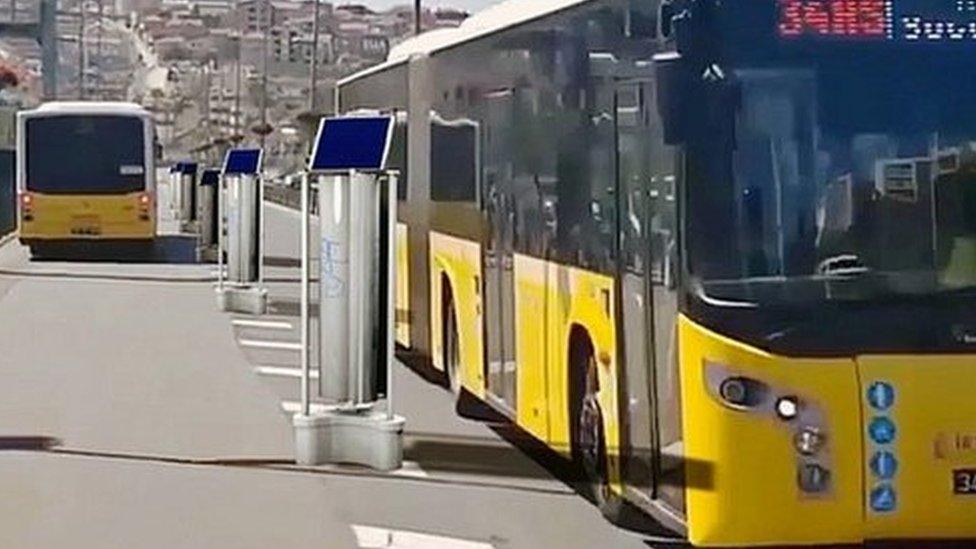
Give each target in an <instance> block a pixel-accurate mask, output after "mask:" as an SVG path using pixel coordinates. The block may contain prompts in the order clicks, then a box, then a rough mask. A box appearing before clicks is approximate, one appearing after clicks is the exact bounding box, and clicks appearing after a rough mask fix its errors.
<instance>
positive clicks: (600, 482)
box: [569, 336, 613, 511]
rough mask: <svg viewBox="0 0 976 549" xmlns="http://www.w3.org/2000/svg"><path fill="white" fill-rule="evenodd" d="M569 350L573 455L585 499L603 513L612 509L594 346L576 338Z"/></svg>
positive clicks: (585, 340)
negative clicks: (588, 499) (590, 501)
mask: <svg viewBox="0 0 976 549" xmlns="http://www.w3.org/2000/svg"><path fill="white" fill-rule="evenodd" d="M575 339H576V340H575V341H574V342H573V344H572V346H571V349H570V372H571V373H570V376H571V379H570V391H571V394H570V410H569V412H570V414H569V418H570V421H571V423H570V446H571V448H570V451H571V458H572V464H573V469H574V470H575V471H576V472H577V474H578V477H579V485H580V488H581V491H582V492H583V495H585V496H587V497H588V498H590V499H591V500H592V501H593V502H594V503H595V504H596V505H597V506H598V507H599V508H600V509H601V511H606V510H608V509H609V508H610V507H611V504H612V500H613V496H612V493H611V491H610V480H609V474H608V471H609V468H608V458H607V441H606V432H605V428H604V422H603V410H602V408H601V406H600V401H599V399H598V396H597V395H598V392H599V383H598V377H597V370H596V368H597V365H596V357H595V353H594V351H593V346H592V344H591V343H590V342H589V339H588V338H585V336H582V337H577V338H575Z"/></svg>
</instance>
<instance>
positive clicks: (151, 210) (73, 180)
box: [17, 102, 156, 254]
mask: <svg viewBox="0 0 976 549" xmlns="http://www.w3.org/2000/svg"><path fill="white" fill-rule="evenodd" d="M17 123H18V125H17V127H18V132H17V189H18V192H19V201H18V203H19V220H20V241H21V242H22V243H23V244H25V245H28V246H30V248H31V252H32V254H42V253H43V252H44V251H46V250H49V249H53V248H56V247H58V246H60V245H65V244H70V243H78V242H89V243H91V242H103V241H104V242H108V243H112V244H115V245H118V244H124V243H127V244H133V245H135V246H136V247H145V248H148V247H149V246H151V245H152V242H153V239H154V238H155V236H156V208H155V189H156V182H155V174H156V170H155V167H154V162H155V150H154V143H155V134H154V124H153V120H152V115H151V114H150V113H149V112H148V111H146V110H145V109H143V108H142V107H140V106H138V105H135V104H131V103H109V102H52V103H46V104H43V105H41V106H40V107H38V108H37V109H34V110H30V111H23V112H20V113H18V116H17Z"/></svg>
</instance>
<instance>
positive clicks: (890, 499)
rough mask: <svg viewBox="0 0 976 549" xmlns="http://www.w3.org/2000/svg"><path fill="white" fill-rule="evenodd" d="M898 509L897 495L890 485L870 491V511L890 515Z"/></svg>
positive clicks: (883, 485)
mask: <svg viewBox="0 0 976 549" xmlns="http://www.w3.org/2000/svg"><path fill="white" fill-rule="evenodd" d="M896 507H898V495H897V494H896V493H895V489H894V488H892V487H891V485H890V484H882V485H880V486H878V487H877V488H875V489H874V490H871V510H872V511H875V512H877V513H890V512H892V511H894V510H895V508H896Z"/></svg>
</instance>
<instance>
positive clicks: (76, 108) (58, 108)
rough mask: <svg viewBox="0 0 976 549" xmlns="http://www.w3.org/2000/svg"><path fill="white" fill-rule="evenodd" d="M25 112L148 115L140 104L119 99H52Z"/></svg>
mask: <svg viewBox="0 0 976 549" xmlns="http://www.w3.org/2000/svg"><path fill="white" fill-rule="evenodd" d="M26 113H27V114H31V115H59V114H78V115H83V114H121V115H131V116H141V117H147V116H149V111H147V110H146V109H144V108H142V107H141V106H139V105H137V104H135V103H125V102H121V101H52V102H49V103H44V104H43V105H41V106H39V107H37V108H36V109H34V110H31V111H26Z"/></svg>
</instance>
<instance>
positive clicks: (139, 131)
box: [25, 116, 146, 194]
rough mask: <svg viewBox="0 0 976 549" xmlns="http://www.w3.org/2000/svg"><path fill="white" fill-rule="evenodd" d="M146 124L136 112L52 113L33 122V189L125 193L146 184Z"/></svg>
mask: <svg viewBox="0 0 976 549" xmlns="http://www.w3.org/2000/svg"><path fill="white" fill-rule="evenodd" d="M144 139H145V134H144V124H143V121H142V120H141V119H139V118H136V117H132V116H48V117H39V118H32V119H30V120H29V121H28V122H27V149H26V150H27V158H26V159H25V160H26V163H27V188H28V189H29V190H31V191H34V192H38V193H50V194H59V193H60V194H82V193H91V194H121V193H130V192H137V191H141V190H143V189H145V188H146V173H145V172H146V167H145V166H146V151H145V145H144Z"/></svg>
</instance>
